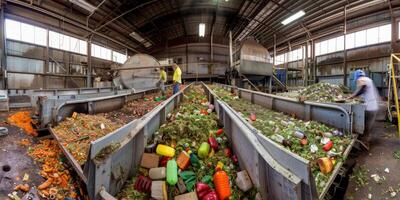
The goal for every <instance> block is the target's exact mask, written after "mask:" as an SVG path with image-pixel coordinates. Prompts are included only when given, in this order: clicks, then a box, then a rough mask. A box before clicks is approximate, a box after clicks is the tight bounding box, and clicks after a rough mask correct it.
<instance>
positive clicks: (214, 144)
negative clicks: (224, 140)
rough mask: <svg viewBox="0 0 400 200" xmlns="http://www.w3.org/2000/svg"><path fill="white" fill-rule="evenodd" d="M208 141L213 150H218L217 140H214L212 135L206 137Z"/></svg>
mask: <svg viewBox="0 0 400 200" xmlns="http://www.w3.org/2000/svg"><path fill="white" fill-rule="evenodd" d="M208 143H209V144H210V146H211V148H213V149H214V151H217V150H218V142H217V140H215V138H214V137H209V138H208Z"/></svg>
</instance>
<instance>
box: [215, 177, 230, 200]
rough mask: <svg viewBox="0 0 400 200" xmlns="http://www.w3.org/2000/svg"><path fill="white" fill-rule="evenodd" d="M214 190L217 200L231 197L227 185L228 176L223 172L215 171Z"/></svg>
mask: <svg viewBox="0 0 400 200" xmlns="http://www.w3.org/2000/svg"><path fill="white" fill-rule="evenodd" d="M214 184H215V190H216V191H217V195H218V199H220V200H226V199H228V198H229V197H230V196H231V187H230V185H229V177H228V174H226V172H224V171H217V172H215V174H214Z"/></svg>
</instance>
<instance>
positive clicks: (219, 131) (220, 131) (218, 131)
mask: <svg viewBox="0 0 400 200" xmlns="http://www.w3.org/2000/svg"><path fill="white" fill-rule="evenodd" d="M222 133H224V129H222V128H220V129H218V130H217V132H216V134H217V135H221V134H222Z"/></svg>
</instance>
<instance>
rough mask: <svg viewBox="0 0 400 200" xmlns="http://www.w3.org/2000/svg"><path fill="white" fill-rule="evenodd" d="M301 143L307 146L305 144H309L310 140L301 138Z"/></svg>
mask: <svg viewBox="0 0 400 200" xmlns="http://www.w3.org/2000/svg"><path fill="white" fill-rule="evenodd" d="M300 144H301V146H305V145H307V144H308V140H307V138H303V139H301V140H300Z"/></svg>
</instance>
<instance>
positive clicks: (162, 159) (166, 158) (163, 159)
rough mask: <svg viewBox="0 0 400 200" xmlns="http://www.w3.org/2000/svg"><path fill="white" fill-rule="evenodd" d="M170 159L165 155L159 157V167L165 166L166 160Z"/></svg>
mask: <svg viewBox="0 0 400 200" xmlns="http://www.w3.org/2000/svg"><path fill="white" fill-rule="evenodd" d="M171 159H172V158H171V157H167V156H163V157H161V159H160V167H165V166H167V162H168V160H171Z"/></svg>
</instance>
